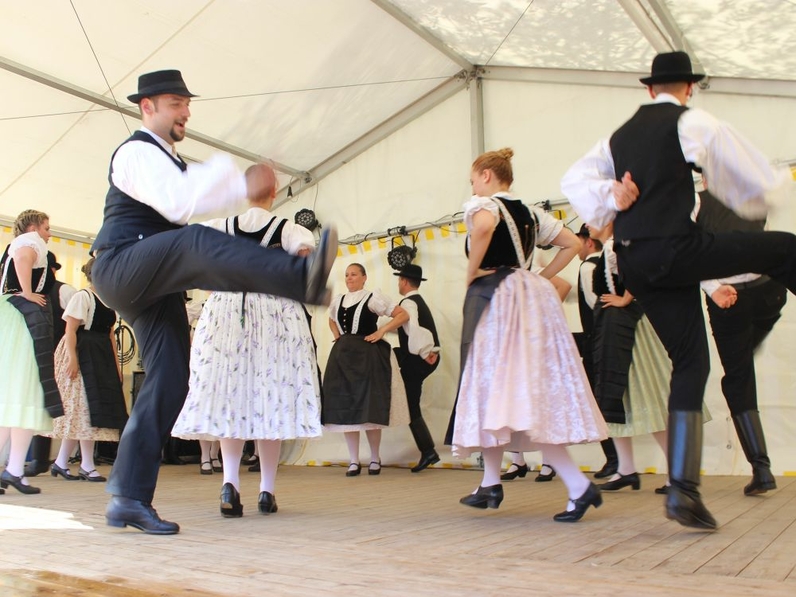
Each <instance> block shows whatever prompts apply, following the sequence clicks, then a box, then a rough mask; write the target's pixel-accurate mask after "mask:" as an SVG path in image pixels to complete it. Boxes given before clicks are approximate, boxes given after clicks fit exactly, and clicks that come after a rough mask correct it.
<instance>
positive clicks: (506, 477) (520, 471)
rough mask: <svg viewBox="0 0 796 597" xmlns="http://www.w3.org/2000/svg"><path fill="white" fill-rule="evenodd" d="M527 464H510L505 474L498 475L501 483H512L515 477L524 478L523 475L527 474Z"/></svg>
mask: <svg viewBox="0 0 796 597" xmlns="http://www.w3.org/2000/svg"><path fill="white" fill-rule="evenodd" d="M529 470H530V469H529V468H528V465H527V464H512V465H511V466H510V467H509V468H508V470H506V472H505V473H503V474H502V475H500V480H501V481H513V480H514V479H516V478H517V477H521V478H523V479H524V478H525V475H527V474H528V471H529Z"/></svg>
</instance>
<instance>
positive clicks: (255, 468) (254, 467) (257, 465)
mask: <svg viewBox="0 0 796 597" xmlns="http://www.w3.org/2000/svg"><path fill="white" fill-rule="evenodd" d="M246 470H248V471H249V472H250V473H259V472H260V459H259V458H258V459H257V461H256V462H255V463H254V464H253V465H251V466H250V467H249V468H248V469H246Z"/></svg>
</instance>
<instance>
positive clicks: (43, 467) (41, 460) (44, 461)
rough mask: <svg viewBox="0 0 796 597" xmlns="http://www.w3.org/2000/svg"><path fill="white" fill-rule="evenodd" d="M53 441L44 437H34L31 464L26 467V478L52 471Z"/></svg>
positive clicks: (31, 448) (31, 445) (31, 447)
mask: <svg viewBox="0 0 796 597" xmlns="http://www.w3.org/2000/svg"><path fill="white" fill-rule="evenodd" d="M51 445H52V440H51V439H50V438H49V437H44V436H42V435H34V436H33V440H32V441H31V442H30V462H29V463H28V464H27V466H25V476H26V477H35V476H36V475H40V474H41V473H45V472H47V471H48V470H50V446H51Z"/></svg>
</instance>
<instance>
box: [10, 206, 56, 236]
mask: <svg viewBox="0 0 796 597" xmlns="http://www.w3.org/2000/svg"><path fill="white" fill-rule="evenodd" d="M49 219H50V216H48V215H47V214H46V213H44V212H43V211H37V210H35V209H26V210H25V211H23V212H22V213H21V214H19V215H18V216H17V219H16V220H14V236H19V235H20V234H25V233H26V232H27V231H28V228H30V227H31V226H41V225H42V224H44V222H46V221H47V220H49Z"/></svg>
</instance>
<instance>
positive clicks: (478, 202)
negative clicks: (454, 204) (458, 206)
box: [463, 195, 500, 230]
mask: <svg viewBox="0 0 796 597" xmlns="http://www.w3.org/2000/svg"><path fill="white" fill-rule="evenodd" d="M463 209H464V225H465V226H467V229H468V230H470V229H472V227H473V216H474V215H475V213H476V212H478V211H481V210H482V209H485V210H486V211H488V212H489V213H491V214H492V215H493V216H495V226H497V225H498V222H499V221H500V211H499V208H498V206H497V204H496V203H495V202H494V201H493V200H492V199H490V198H489V197H480V196H478V195H473V196H472V197H471V198H470V200H469V201H467V202H466V203H465V204H464V208H463Z"/></svg>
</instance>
